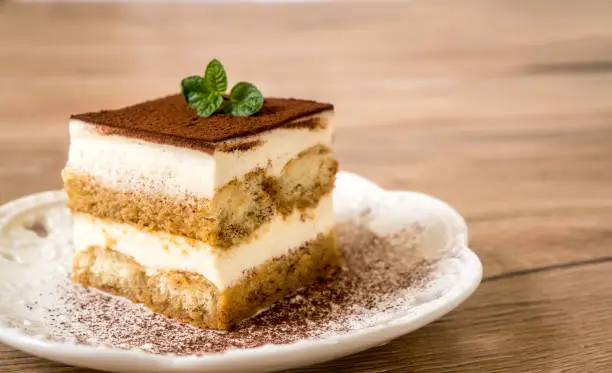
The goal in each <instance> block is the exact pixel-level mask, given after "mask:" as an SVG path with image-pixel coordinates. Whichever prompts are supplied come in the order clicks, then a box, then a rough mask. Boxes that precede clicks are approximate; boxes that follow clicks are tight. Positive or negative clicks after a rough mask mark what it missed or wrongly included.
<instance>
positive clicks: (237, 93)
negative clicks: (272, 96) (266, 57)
mask: <svg viewBox="0 0 612 373" xmlns="http://www.w3.org/2000/svg"><path fill="white" fill-rule="evenodd" d="M226 90H227V74H226V73H225V68H223V65H222V64H221V62H219V60H217V59H213V60H212V61H210V62H209V63H208V65H207V66H206V71H205V72H204V75H203V76H189V77H187V78H185V79H183V80H182V81H181V93H182V94H183V97H184V98H185V101H186V102H187V105H189V107H190V108H192V109H193V110H194V111H195V112H196V114H197V115H198V116H200V117H209V116H211V115H213V114H214V113H216V112H217V111H218V110H219V109H220V108H222V109H223V111H224V112H226V113H228V114H231V115H234V116H237V117H246V116H249V115H253V114H255V113H257V112H258V111H259V110H261V107H262V106H263V103H264V98H263V95H262V94H261V92H260V91H259V89H257V87H255V86H254V85H253V84H251V83H247V82H239V83H237V84H236V85H235V86H234V87H233V88H232V89H231V91H230V94H229V95H226V94H225V91H226Z"/></svg>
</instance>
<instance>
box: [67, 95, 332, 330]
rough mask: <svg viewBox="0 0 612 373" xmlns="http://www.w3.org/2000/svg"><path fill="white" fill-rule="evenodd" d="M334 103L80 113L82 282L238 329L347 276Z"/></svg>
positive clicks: (71, 185)
mask: <svg viewBox="0 0 612 373" xmlns="http://www.w3.org/2000/svg"><path fill="white" fill-rule="evenodd" d="M332 112H333V107H332V105H329V104H323V103H318V102H314V101H307V100H296V99H282V98H268V99H266V100H265V102H264V104H263V107H262V108H261V110H260V111H259V112H258V113H257V114H256V115H254V116H234V115H231V114H226V113H223V112H217V113H215V114H214V115H212V116H210V117H200V116H197V115H196V114H194V111H193V110H192V109H191V108H190V107H189V106H188V104H187V103H186V102H185V98H184V96H183V95H180V94H177V95H172V96H168V97H164V98H160V99H157V100H153V101H148V102H144V103H140V104H137V105H134V106H130V107H126V108H123V109H119V110H114V111H101V112H96V113H87V114H80V115H74V116H72V118H71V120H70V138H71V143H70V152H69V160H68V163H67V165H66V167H65V169H64V171H63V178H64V183H65V191H66V192H67V194H68V197H69V208H70V210H71V212H72V215H73V226H74V228H73V229H74V246H75V250H76V254H75V258H74V266H73V273H72V278H73V280H74V281H75V282H78V283H80V284H82V285H84V286H91V287H94V288H97V289H100V290H103V291H106V292H110V293H114V294H117V295H121V296H124V297H126V298H128V299H130V300H132V301H134V302H141V303H144V304H145V305H146V306H147V307H149V308H151V309H152V310H153V311H155V312H159V313H162V314H164V315H167V316H169V317H172V318H176V319H178V320H181V321H184V322H188V323H191V324H192V325H194V326H197V327H202V328H214V329H228V328H229V327H231V326H232V325H233V324H235V323H236V322H238V321H240V320H241V319H244V318H246V317H249V316H251V315H253V314H254V313H256V312H257V311H258V310H261V309H263V308H265V307H268V306H269V305H270V304H272V303H273V302H275V301H277V300H279V299H280V298H282V297H285V296H287V295H290V294H293V293H295V292H296V290H297V289H299V288H301V287H304V286H307V285H309V284H311V283H313V282H315V281H317V280H319V279H324V278H329V277H330V276H331V275H333V274H334V273H335V272H336V271H337V270H338V269H339V268H340V265H341V261H340V258H339V255H338V252H337V249H336V240H335V235H334V221H333V213H332V197H331V192H332V189H333V185H334V178H335V174H336V171H337V167H338V166H337V162H336V160H335V159H334V158H333V157H332V155H331V138H332V136H331V126H330V123H329V121H330V114H331V113H332Z"/></svg>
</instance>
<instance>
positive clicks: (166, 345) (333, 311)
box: [44, 225, 432, 355]
mask: <svg viewBox="0 0 612 373" xmlns="http://www.w3.org/2000/svg"><path fill="white" fill-rule="evenodd" d="M338 234H339V239H340V248H341V251H342V254H343V257H344V260H345V264H346V268H345V269H344V270H343V272H342V273H341V274H340V275H339V276H338V278H337V279H335V280H333V281H330V282H327V283H319V284H316V285H314V286H312V287H310V288H308V289H303V290H302V291H300V292H299V294H298V295H296V296H294V297H291V298H288V299H286V300H284V301H282V302H279V303H277V304H275V305H274V306H272V307H271V308H270V309H268V310H266V311H263V312H260V313H259V314H258V315H256V316H254V317H252V318H250V319H248V320H245V321H243V322H242V323H240V324H239V325H238V326H236V327H235V328H234V329H233V330H231V331H229V332H225V333H221V332H217V331H211V330H200V329H196V328H194V327H191V326H189V325H185V324H181V323H179V322H177V321H174V320H171V319H168V318H166V317H164V316H161V315H158V314H154V313H152V312H151V311H149V310H148V309H146V308H145V307H143V306H141V305H137V304H133V303H130V302H129V301H127V300H124V299H123V298H119V297H113V296H108V295H106V294H103V293H100V292H97V291H95V290H89V289H84V288H82V287H80V286H78V285H74V284H72V283H70V282H65V283H63V284H61V285H59V286H58V287H57V289H56V292H57V296H55V297H54V299H55V300H54V301H53V302H52V303H53V304H51V305H50V306H47V307H45V308H44V314H45V316H44V321H45V324H47V325H46V326H47V330H48V331H49V333H50V334H51V335H49V336H48V338H51V339H54V340H69V341H73V342H77V343H80V344H89V345H105V346H109V347H114V348H122V349H141V350H144V351H148V352H151V353H156V354H169V353H172V354H178V355H191V354H204V353H214V352H222V351H226V350H228V349H233V348H253V347H258V346H262V345H266V344H289V343H294V342H297V341H300V340H304V339H316V338H324V337H326V336H331V335H338V334H342V333H346V332H349V331H351V330H355V329H361V328H365V327H368V326H372V325H374V324H376V323H378V322H380V321H382V320H384V319H388V318H391V317H394V315H397V313H398V311H403V310H406V309H407V308H408V307H409V306H410V305H411V304H412V302H413V299H414V298H413V296H412V295H411V294H415V292H417V291H418V290H419V289H422V288H423V287H424V286H426V284H427V281H428V276H430V275H431V273H432V270H431V265H430V264H428V263H425V262H423V261H422V260H421V259H420V258H419V257H418V256H417V255H416V254H413V255H409V254H408V253H414V250H411V249H410V248H409V247H406V246H407V245H408V246H409V245H410V243H406V242H404V243H403V244H402V245H396V244H393V241H392V240H391V239H388V238H381V237H377V236H376V235H374V234H372V233H370V232H368V231H366V230H364V229H362V228H356V227H355V226H351V225H345V226H342V227H339V228H338Z"/></svg>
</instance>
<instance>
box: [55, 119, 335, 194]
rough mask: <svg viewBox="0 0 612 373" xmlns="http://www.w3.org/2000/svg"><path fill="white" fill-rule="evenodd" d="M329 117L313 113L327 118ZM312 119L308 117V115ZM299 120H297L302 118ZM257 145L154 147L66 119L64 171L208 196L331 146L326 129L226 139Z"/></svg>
mask: <svg viewBox="0 0 612 373" xmlns="http://www.w3.org/2000/svg"><path fill="white" fill-rule="evenodd" d="M330 115H331V114H330V113H323V114H320V115H317V116H316V117H320V118H321V120H325V121H327V120H329V117H330ZM311 118H312V117H311ZM305 119H307V118H302V119H300V120H305ZM251 141H260V142H262V144H261V145H258V146H257V147H255V148H254V149H249V150H247V151H234V152H220V151H216V152H214V154H213V155H211V154H207V153H205V152H203V151H198V150H192V149H186V148H180V147H176V146H171V145H160V144H155V143H150V142H145V141H141V140H137V139H130V138H126V137H122V136H114V135H101V134H99V133H98V132H96V131H95V129H93V128H92V127H91V126H89V125H88V124H87V123H85V122H82V121H79V120H74V119H73V120H71V121H70V150H69V154H68V163H67V165H66V169H68V170H70V171H72V170H74V171H77V172H78V171H81V172H83V173H86V174H88V175H91V176H93V177H95V178H96V179H97V180H98V181H100V182H102V183H104V184H105V185H107V186H109V187H116V188H119V189H121V190H133V189H136V188H138V189H140V190H145V191H152V192H159V193H163V194H166V195H170V196H176V197H181V196H184V195H186V194H189V195H195V196H198V197H204V198H212V196H213V194H214V191H215V189H216V188H218V187H220V186H222V185H224V184H226V183H227V182H229V181H231V180H232V179H234V178H240V177H241V176H243V175H244V174H246V173H248V172H249V171H252V170H254V169H256V168H263V169H265V170H266V171H267V172H268V174H269V175H271V176H278V175H280V174H281V172H282V170H283V167H284V166H285V164H286V163H287V162H289V161H290V160H291V159H292V158H294V157H295V156H296V155H297V154H299V153H300V152H302V151H304V150H306V149H308V148H310V147H312V146H314V145H318V144H322V145H326V146H331V141H332V139H331V126H330V125H328V126H326V128H325V129H322V130H311V129H308V128H279V129H275V130H271V131H266V132H262V133H260V134H256V135H252V136H248V137H241V138H239V139H236V140H228V141H226V143H231V144H235V143H240V142H251Z"/></svg>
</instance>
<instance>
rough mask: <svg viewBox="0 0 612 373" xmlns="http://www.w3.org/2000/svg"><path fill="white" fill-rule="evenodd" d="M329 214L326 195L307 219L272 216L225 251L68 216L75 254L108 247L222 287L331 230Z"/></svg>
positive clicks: (329, 200)
mask: <svg viewBox="0 0 612 373" xmlns="http://www.w3.org/2000/svg"><path fill="white" fill-rule="evenodd" d="M332 210H333V209H332V197H331V195H329V196H325V197H323V198H322V199H321V200H320V201H319V205H318V206H317V207H316V208H314V209H312V210H310V211H308V212H307V214H308V218H307V219H302V217H301V214H300V212H299V211H297V210H296V211H295V212H294V213H293V214H291V215H290V216H288V217H286V218H284V219H283V218H282V217H281V216H278V217H276V218H275V219H273V220H272V221H271V222H269V223H267V224H266V225H264V226H262V227H261V228H260V229H259V230H258V231H257V233H256V236H255V237H254V238H253V239H252V240H251V241H249V242H247V243H243V244H240V245H238V246H236V247H234V248H232V249H231V250H229V251H221V250H216V251H215V250H212V249H211V247H210V246H208V245H206V244H205V243H203V242H200V241H194V240H186V239H184V238H182V237H178V236H173V235H170V234H167V233H146V232H143V231H140V230H138V229H137V228H134V227H132V226H130V225H127V224H120V223H114V222H108V221H104V220H101V219H97V218H94V217H92V216H90V215H87V214H73V234H74V236H73V239H74V247H75V250H77V251H80V250H86V249H87V248H88V247H90V246H99V247H110V248H112V249H114V250H116V251H118V252H120V253H122V254H125V255H128V256H131V257H132V258H134V260H135V261H137V262H138V263H140V264H141V265H142V266H144V267H146V268H148V269H152V270H180V271H189V272H195V273H199V274H201V275H202V276H204V277H206V278H207V279H208V280H210V281H211V282H212V283H213V284H215V285H216V286H217V287H218V288H219V289H224V288H226V287H227V286H229V285H231V284H232V283H233V282H234V281H236V280H238V279H239V278H240V277H241V276H242V275H243V273H244V272H245V271H246V270H248V269H250V268H253V267H256V266H258V265H260V264H262V263H264V262H265V261H266V260H268V259H271V258H275V257H279V256H282V255H284V254H287V253H288V252H289V251H290V250H291V249H295V248H298V247H300V246H301V245H302V244H303V243H304V242H306V241H310V240H313V239H314V238H316V237H317V235H318V234H319V233H327V232H329V231H330V230H331V229H332V228H333V226H334V218H333V211H332Z"/></svg>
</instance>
